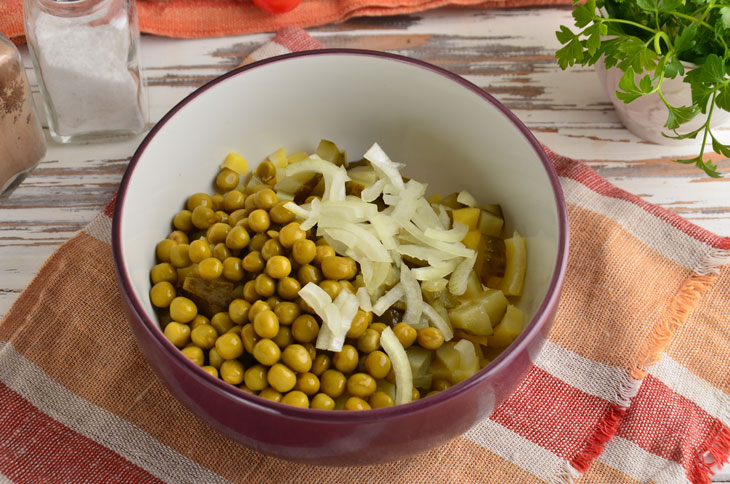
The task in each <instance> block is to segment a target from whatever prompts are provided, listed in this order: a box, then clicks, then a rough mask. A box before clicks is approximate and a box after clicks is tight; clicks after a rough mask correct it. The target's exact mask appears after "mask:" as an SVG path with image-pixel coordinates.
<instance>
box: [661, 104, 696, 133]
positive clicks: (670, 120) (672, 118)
mask: <svg viewBox="0 0 730 484" xmlns="http://www.w3.org/2000/svg"><path fill="white" fill-rule="evenodd" d="M667 110H669V115H668V116H667V122H666V123H664V126H665V127H667V128H669V129H677V128H679V126H680V125H682V124H684V123H686V122H688V121H690V120H691V119H692V118H694V117H695V116H697V111H696V110H695V109H694V108H693V107H692V106H680V107H675V106H670V105H668V104H667Z"/></svg>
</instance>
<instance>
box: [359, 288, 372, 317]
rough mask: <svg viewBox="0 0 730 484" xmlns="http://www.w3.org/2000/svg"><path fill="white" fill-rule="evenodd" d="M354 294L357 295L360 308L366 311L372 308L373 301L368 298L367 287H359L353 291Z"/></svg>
mask: <svg viewBox="0 0 730 484" xmlns="http://www.w3.org/2000/svg"><path fill="white" fill-rule="evenodd" d="M355 296H357V300H358V302H359V304H360V309H362V310H363V311H366V312H369V311H372V310H373V303H372V301H371V300H370V294H368V290H367V288H365V287H359V288H358V289H357V291H356V292H355Z"/></svg>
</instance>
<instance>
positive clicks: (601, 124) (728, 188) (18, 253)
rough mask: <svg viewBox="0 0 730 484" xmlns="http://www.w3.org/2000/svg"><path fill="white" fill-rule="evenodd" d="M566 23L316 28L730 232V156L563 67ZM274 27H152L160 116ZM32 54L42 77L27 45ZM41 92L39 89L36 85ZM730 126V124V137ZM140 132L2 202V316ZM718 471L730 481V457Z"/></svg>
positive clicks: (64, 163) (474, 18)
mask: <svg viewBox="0 0 730 484" xmlns="http://www.w3.org/2000/svg"><path fill="white" fill-rule="evenodd" d="M560 24H566V25H572V22H571V17H570V11H569V9H567V8H545V9H508V10H476V9H439V10H435V11H430V12H426V13H421V14H415V15H409V16H398V17H391V18H378V19H368V18H363V19H355V20H351V21H349V22H347V23H344V24H340V25H331V26H326V27H321V28H316V29H310V30H309V32H310V33H311V34H312V35H313V36H314V37H315V38H316V39H317V40H319V41H320V42H321V43H323V44H324V45H325V46H327V47H352V48H366V49H375V50H386V51H390V52H395V53H398V54H403V55H407V56H411V57H414V58H418V59H422V60H425V61H428V62H431V63H433V64H436V65H439V66H441V67H444V68H447V69H449V70H451V71H453V72H455V73H457V74H460V75H462V76H464V77H465V78H467V79H469V80H470V81H472V82H474V83H476V84H477V85H479V86H481V87H483V88H484V89H486V90H487V91H488V92H490V93H492V94H493V95H494V96H496V97H497V98H498V99H499V100H500V101H502V102H503V103H504V104H505V105H506V106H507V107H509V108H510V109H512V110H513V111H514V112H515V113H516V114H517V116H518V117H519V118H520V119H521V120H522V121H523V122H524V123H525V124H526V125H527V126H528V127H529V128H530V129H531V130H532V131H533V133H534V134H535V135H536V137H537V138H538V139H539V140H540V141H541V142H543V143H544V144H545V145H547V146H548V147H550V148H551V149H552V150H553V151H555V152H557V153H560V154H563V155H566V156H570V157H573V158H579V159H583V160H586V161H587V162H588V163H589V165H590V166H592V167H593V168H594V169H596V170H597V171H598V172H599V173H600V174H601V175H602V176H603V177H605V178H606V179H607V180H609V181H610V182H612V183H613V184H615V185H617V186H618V187H620V188H623V189H626V190H628V191H629V192H632V193H634V194H636V195H639V196H641V197H643V198H644V199H646V200H647V201H649V202H651V203H654V204H658V205H661V206H663V207H665V208H668V209H669V210H672V211H674V212H676V213H678V214H680V215H682V216H683V217H685V218H687V219H689V220H691V221H692V222H694V223H695V224H697V225H699V226H701V227H704V228H706V229H708V230H710V231H712V232H715V233H716V234H718V235H724V236H728V235H730V161H727V160H723V161H720V162H719V166H720V170H721V171H723V172H724V173H725V174H726V178H725V179H720V180H712V179H709V178H707V177H706V176H704V174H702V173H701V172H700V171H699V170H697V169H695V168H693V167H687V166H685V165H680V164H677V163H672V162H670V161H668V160H669V159H670V158H671V157H679V156H689V155H693V154H695V152H694V150H695V148H694V147H687V148H676V147H666V146H658V145H654V144H650V143H646V142H642V141H641V140H639V139H637V138H636V137H635V136H633V135H632V134H630V133H629V132H628V131H626V130H625V129H624V128H623V127H622V125H621V124H620V123H619V121H618V119H617V117H616V115H615V113H614V111H613V107H612V105H611V103H610V102H609V100H608V98H607V97H606V95H605V94H604V93H603V92H602V90H601V88H600V85H599V83H598V80H597V78H596V76H595V73H594V72H593V70H592V69H583V68H576V69H572V70H570V71H562V70H560V68H559V67H558V66H557V64H556V62H555V60H554V52H555V50H556V49H557V48H558V47H559V44H558V42H557V40H556V38H555V34H554V32H555V30H557V28H558V26H559V25H560ZM270 37H271V35H270V34H257V35H248V36H239V37H227V38H218V39H201V40H182V39H167V38H159V37H151V36H143V39H142V57H143V64H144V66H145V68H144V76H145V79H146V84H147V92H148V97H149V101H150V114H151V116H150V117H151V120H152V122H154V121H156V120H158V119H159V118H160V117H161V116H162V115H163V114H164V113H165V112H166V111H167V110H169V109H170V108H171V107H172V106H173V105H174V104H175V103H177V102H178V101H180V100H181V99H182V98H183V97H184V96H186V95H187V94H189V93H190V92H192V91H193V90H194V89H195V88H197V87H198V86H200V85H201V84H202V83H204V82H206V81H208V80H210V79H212V78H214V77H216V76H218V75H220V74H223V73H224V72H226V71H228V70H230V69H232V68H234V67H236V66H237V65H238V64H239V63H240V62H241V61H242V60H243V59H244V58H245V57H246V55H247V54H248V53H249V52H251V51H252V50H254V49H255V48H256V47H258V46H259V45H261V44H262V43H264V42H266V41H267V40H268V39H270ZM23 54H24V58H25V61H26V67H27V71H28V75H29V77H30V78H31V82H32V83H33V84H34V85H35V83H34V79H35V76H34V75H33V72H32V67H31V64H30V59H29V58H28V55H27V50H23ZM35 91H36V95H37V87H36V88H35ZM37 99H38V98H37ZM38 105H39V106H40V103H38ZM729 136H730V131H728V130H726V131H725V132H723V133H722V135H721V137H722V138H723V139H725V138H727V137H729ZM141 139H142V136H139V137H136V138H133V139H128V140H125V141H119V142H114V143H104V144H90V145H66V146H63V145H58V144H55V143H53V142H49V149H48V153H47V155H46V157H45V159H44V160H43V161H42V162H41V164H40V165H39V167H38V168H37V169H36V170H35V171H34V172H33V173H32V174H31V176H29V177H28V178H27V179H26V181H25V182H24V183H23V184H22V185H21V186H20V187H19V188H18V189H17V190H16V191H15V192H14V193H13V194H12V196H11V197H10V198H8V199H7V200H4V201H2V202H0V316H2V315H3V314H5V313H6V312H7V310H8V309H9V307H10V305H11V304H12V303H13V301H14V300H15V299H16V298H17V297H18V295H19V293H20V292H21V291H22V290H23V288H24V287H25V286H26V285H27V284H28V283H29V282H30V280H31V278H32V277H33V275H34V274H35V273H36V272H37V271H38V269H39V268H40V266H41V265H42V264H43V262H44V261H45V260H46V258H47V257H48V256H49V255H50V254H51V252H53V250H54V249H55V248H56V247H58V246H59V245H60V244H62V243H63V242H64V241H65V240H66V239H68V238H69V237H70V236H71V235H72V234H74V233H75V232H76V231H78V230H79V229H81V228H82V227H83V226H84V225H86V224H87V223H88V222H89V221H90V220H91V219H92V218H93V217H94V215H95V214H96V213H97V212H98V211H99V210H100V209H101V208H102V207H103V206H104V205H105V204H106V203H107V201H108V200H109V198H110V197H111V196H112V194H113V193H114V191H115V189H116V187H117V185H118V183H119V181H120V179H121V177H122V175H123V173H124V170H125V168H126V165H127V162H128V161H129V158H130V157H131V155H132V154H133V152H134V150H135V148H136V147H137V145H138V144H139V142H140V141H141ZM716 480H718V481H723V482H730V466H728V467H726V468H725V469H724V471H723V472H720V473H719V474H718V475H717V476H716Z"/></svg>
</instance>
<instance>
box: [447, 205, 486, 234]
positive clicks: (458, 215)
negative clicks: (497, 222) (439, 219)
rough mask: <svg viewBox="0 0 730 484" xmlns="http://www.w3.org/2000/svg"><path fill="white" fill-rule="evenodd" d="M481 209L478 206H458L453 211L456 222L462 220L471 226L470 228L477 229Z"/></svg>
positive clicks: (461, 221)
mask: <svg viewBox="0 0 730 484" xmlns="http://www.w3.org/2000/svg"><path fill="white" fill-rule="evenodd" d="M480 213H481V210H480V209H479V208H477V207H466V208H457V209H456V210H454V211H453V212H452V214H453V217H454V222H460V223H463V224H464V225H466V226H467V227H469V230H476V229H477V224H478V223H479V214H480Z"/></svg>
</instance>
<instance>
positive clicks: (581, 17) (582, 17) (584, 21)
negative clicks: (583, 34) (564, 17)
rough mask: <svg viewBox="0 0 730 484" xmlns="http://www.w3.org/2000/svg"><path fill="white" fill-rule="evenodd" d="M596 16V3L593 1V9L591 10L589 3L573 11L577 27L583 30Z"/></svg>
mask: <svg viewBox="0 0 730 484" xmlns="http://www.w3.org/2000/svg"><path fill="white" fill-rule="evenodd" d="M595 15H596V2H595V0H594V1H593V7H592V8H591V7H590V6H589V5H588V3H586V4H585V5H578V6H577V7H575V9H574V10H573V18H574V19H575V26H576V27H578V28H579V29H582V28H583V27H585V26H586V25H588V24H589V23H591V22H592V21H593V18H594V17H595Z"/></svg>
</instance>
